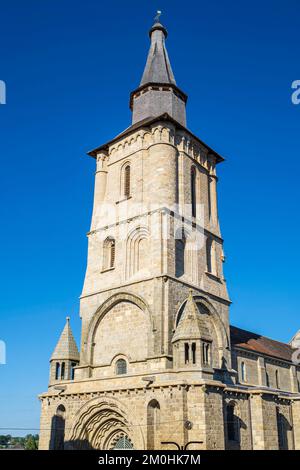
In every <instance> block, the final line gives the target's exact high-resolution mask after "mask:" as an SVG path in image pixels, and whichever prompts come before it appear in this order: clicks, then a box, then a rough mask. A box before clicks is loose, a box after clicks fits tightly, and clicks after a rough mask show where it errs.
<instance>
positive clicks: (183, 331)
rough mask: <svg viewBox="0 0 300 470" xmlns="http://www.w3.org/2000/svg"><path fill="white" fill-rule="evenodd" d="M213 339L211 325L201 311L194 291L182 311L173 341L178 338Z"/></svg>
mask: <svg viewBox="0 0 300 470" xmlns="http://www.w3.org/2000/svg"><path fill="white" fill-rule="evenodd" d="M200 338H205V339H208V340H211V334H210V331H209V327H208V325H207V322H206V320H205V318H204V316H203V315H201V314H200V313H199V310H198V307H197V305H196V302H195V301H194V299H193V295H192V291H190V293H189V297H188V299H187V302H186V304H185V307H184V310H183V312H182V316H181V319H180V321H179V323H178V325H177V328H176V331H175V333H174V336H173V339H172V343H174V342H175V341H178V340H182V339H184V340H188V339H200Z"/></svg>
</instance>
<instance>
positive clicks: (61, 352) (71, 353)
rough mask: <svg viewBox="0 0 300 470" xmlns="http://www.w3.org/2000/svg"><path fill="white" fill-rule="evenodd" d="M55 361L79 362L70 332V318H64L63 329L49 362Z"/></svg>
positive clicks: (74, 342) (75, 345)
mask: <svg viewBox="0 0 300 470" xmlns="http://www.w3.org/2000/svg"><path fill="white" fill-rule="evenodd" d="M56 359H60V360H62V359H65V360H73V361H79V352H78V348H77V344H76V341H75V339H74V336H73V333H72V330H71V326H70V317H67V318H66V324H65V327H64V329H63V331H62V334H61V335H60V338H59V340H58V343H57V345H56V347H55V349H54V351H53V354H52V356H51V359H50V360H51V361H53V360H56Z"/></svg>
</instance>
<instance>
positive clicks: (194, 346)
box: [192, 343, 196, 364]
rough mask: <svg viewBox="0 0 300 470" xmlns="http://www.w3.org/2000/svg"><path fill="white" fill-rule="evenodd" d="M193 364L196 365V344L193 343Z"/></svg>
mask: <svg viewBox="0 0 300 470" xmlns="http://www.w3.org/2000/svg"><path fill="white" fill-rule="evenodd" d="M192 357H193V364H196V343H192Z"/></svg>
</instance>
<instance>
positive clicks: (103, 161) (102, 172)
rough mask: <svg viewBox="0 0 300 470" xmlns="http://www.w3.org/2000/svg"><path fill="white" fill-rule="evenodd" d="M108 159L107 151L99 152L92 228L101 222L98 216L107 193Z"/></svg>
mask: <svg viewBox="0 0 300 470" xmlns="http://www.w3.org/2000/svg"><path fill="white" fill-rule="evenodd" d="M107 159H108V157H107V153H105V152H103V151H102V152H101V153H98V154H97V164H96V165H97V166H96V174H95V189H94V206H93V217H92V228H91V229H92V230H94V229H96V228H97V225H98V223H99V220H98V216H100V212H99V209H100V204H101V203H102V202H103V200H104V198H105V194H106V184H107Z"/></svg>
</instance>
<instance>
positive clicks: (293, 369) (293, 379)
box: [290, 366, 299, 393]
mask: <svg viewBox="0 0 300 470" xmlns="http://www.w3.org/2000/svg"><path fill="white" fill-rule="evenodd" d="M290 375H291V390H292V392H294V393H298V392H299V386H298V378H297V370H296V366H291V368H290Z"/></svg>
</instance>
